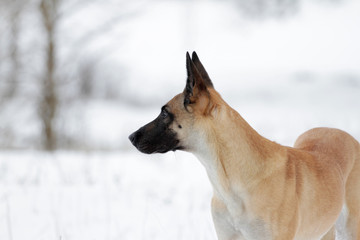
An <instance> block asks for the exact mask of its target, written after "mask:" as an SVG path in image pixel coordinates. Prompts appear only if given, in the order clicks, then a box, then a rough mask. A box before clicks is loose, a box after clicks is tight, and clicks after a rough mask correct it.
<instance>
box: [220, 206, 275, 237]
mask: <svg viewBox="0 0 360 240" xmlns="http://www.w3.org/2000/svg"><path fill="white" fill-rule="evenodd" d="M223 217H224V218H226V219H228V221H229V224H231V225H232V227H233V229H234V230H235V231H236V232H238V233H240V234H241V235H242V236H243V237H245V239H248V240H258V239H264V240H266V239H271V237H270V234H269V230H268V228H267V226H266V224H265V222H264V221H262V220H261V219H260V218H257V217H256V216H254V215H253V214H252V213H251V212H250V211H249V209H247V208H246V207H245V206H244V204H243V203H242V202H241V200H238V201H236V200H234V199H233V200H231V203H230V202H227V208H226V209H225V211H223Z"/></svg>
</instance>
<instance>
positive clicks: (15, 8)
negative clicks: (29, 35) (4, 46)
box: [5, 0, 24, 98]
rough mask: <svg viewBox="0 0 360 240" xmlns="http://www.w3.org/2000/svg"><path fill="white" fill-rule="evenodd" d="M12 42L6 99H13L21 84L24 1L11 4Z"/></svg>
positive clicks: (10, 42) (16, 0) (17, 0)
mask: <svg viewBox="0 0 360 240" xmlns="http://www.w3.org/2000/svg"><path fill="white" fill-rule="evenodd" d="M10 4H11V5H10V11H11V12H10V18H9V23H10V34H11V37H10V41H9V44H10V45H9V53H10V54H9V55H10V62H11V69H10V72H9V76H8V87H7V89H6V92H5V97H6V98H11V97H13V96H14V95H15V93H16V89H17V84H18V82H19V71H20V59H19V33H20V25H21V22H20V20H21V12H22V9H23V4H24V1H22V0H15V1H12V2H10Z"/></svg>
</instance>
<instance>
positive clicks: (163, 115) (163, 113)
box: [161, 109, 169, 118]
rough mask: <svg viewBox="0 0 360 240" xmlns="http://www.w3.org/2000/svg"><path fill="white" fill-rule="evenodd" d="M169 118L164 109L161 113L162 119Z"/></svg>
mask: <svg viewBox="0 0 360 240" xmlns="http://www.w3.org/2000/svg"><path fill="white" fill-rule="evenodd" d="M167 116H169V113H168V112H167V111H166V110H165V109H163V110H162V111H161V118H167Z"/></svg>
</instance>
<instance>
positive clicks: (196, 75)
mask: <svg viewBox="0 0 360 240" xmlns="http://www.w3.org/2000/svg"><path fill="white" fill-rule="evenodd" d="M186 69H187V81H186V86H185V89H184V91H183V92H182V93H180V94H178V95H176V96H175V97H174V98H173V99H171V100H170V101H169V102H168V103H167V104H165V105H164V106H163V107H162V108H161V112H160V115H159V116H158V117H157V118H156V119H155V120H153V121H152V122H150V123H148V124H146V125H145V126H143V127H141V128H140V129H139V130H137V131H136V132H134V133H132V134H131V135H130V136H129V139H130V141H131V142H132V144H133V145H134V146H135V147H136V148H137V149H138V150H139V151H141V152H143V153H148V154H150V153H165V152H168V151H175V150H187V151H191V150H192V146H193V145H194V144H196V141H197V139H196V137H195V136H194V135H195V133H197V132H198V129H197V127H196V125H197V123H198V122H199V121H200V122H201V120H202V119H204V118H206V117H208V116H209V115H210V114H211V112H212V111H213V109H214V108H215V104H214V101H213V100H212V99H213V98H214V96H216V95H218V94H217V93H216V91H215V90H214V86H213V84H212V82H211V80H210V78H209V75H208V74H207V72H206V70H205V68H204V66H203V65H202V63H201V62H200V60H199V58H198V56H197V54H196V53H195V52H193V54H192V58H190V55H189V53H186Z"/></svg>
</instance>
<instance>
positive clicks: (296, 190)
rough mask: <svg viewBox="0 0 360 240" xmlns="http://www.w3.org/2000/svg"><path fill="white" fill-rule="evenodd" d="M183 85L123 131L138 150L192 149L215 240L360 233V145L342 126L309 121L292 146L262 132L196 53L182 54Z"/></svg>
mask: <svg viewBox="0 0 360 240" xmlns="http://www.w3.org/2000/svg"><path fill="white" fill-rule="evenodd" d="M186 68H187V81H186V87H185V89H184V91H183V92H182V93H180V94H178V95H176V96H175V97H174V98H173V99H171V100H170V101H169V102H168V103H167V104H165V105H164V106H163V107H162V108H161V113H160V115H159V116H158V117H157V118H156V119H155V120H154V121H152V122H150V123H148V124H146V125H145V126H143V127H141V128H140V129H139V130H137V131H136V132H134V133H133V134H131V135H130V136H129V139H130V140H131V142H132V143H133V145H134V146H135V147H136V148H137V149H138V150H139V151H141V152H143V153H148V154H150V153H165V152H168V151H175V150H184V151H188V152H191V153H193V154H195V156H197V158H198V159H199V160H200V161H201V163H202V164H203V165H204V167H205V168H206V171H207V174H208V177H209V179H210V181H211V184H212V186H213V190H214V195H213V198H212V203H211V207H212V216H213V220H214V224H215V229H216V233H217V236H218V239H220V240H234V239H251V240H262V239H274V240H275V239H276V240H291V239H297V240H298V239H302V240H313V239H327V240H328V239H335V222H336V220H337V218H338V216H339V215H340V212H341V210H342V209H343V207H344V209H345V210H346V214H345V215H346V224H345V225H346V226H345V231H346V232H347V236H348V238H350V239H358V240H359V239H360V145H359V142H357V141H356V140H355V139H354V138H353V137H351V136H350V135H349V134H347V133H346V132H343V131H341V130H337V129H331V128H315V129H311V130H309V131H307V132H305V133H303V134H302V135H301V136H300V137H299V138H298V139H297V140H296V142H295V145H294V147H286V146H281V145H279V144H277V143H275V142H272V141H270V140H268V139H266V138H264V137H262V136H260V135H259V134H258V133H257V132H256V131H255V130H254V129H253V128H252V127H250V125H249V124H248V123H247V122H246V121H245V120H244V119H243V118H242V117H241V116H240V115H239V114H238V113H237V112H236V111H235V110H234V109H232V108H231V107H230V106H229V105H228V104H227V103H226V102H225V101H224V100H223V99H222V98H221V96H220V94H219V93H218V92H217V91H216V90H215V89H214V86H213V84H212V81H211V80H210V78H209V75H208V74H207V72H206V70H205V68H204V67H203V65H202V63H201V62H200V60H199V58H198V56H197V55H196V53H195V52H193V54H192V58H190V56H189V54H188V53H187V54H186Z"/></svg>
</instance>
